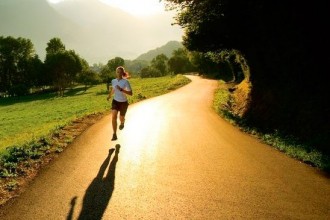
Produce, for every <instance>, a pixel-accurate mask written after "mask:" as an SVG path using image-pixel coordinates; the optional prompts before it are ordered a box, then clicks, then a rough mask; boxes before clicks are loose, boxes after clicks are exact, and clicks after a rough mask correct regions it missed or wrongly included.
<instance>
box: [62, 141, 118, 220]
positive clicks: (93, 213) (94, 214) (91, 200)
mask: <svg viewBox="0 0 330 220" xmlns="http://www.w3.org/2000/svg"><path fill="white" fill-rule="evenodd" d="M119 150H120V145H119V144H117V145H116V149H110V150H109V154H108V156H107V158H105V160H104V162H103V163H102V165H101V167H100V170H99V172H98V174H97V176H96V177H95V178H94V180H93V181H92V183H91V184H90V185H89V187H88V188H87V190H86V193H85V195H84V200H83V206H82V209H81V212H80V215H79V217H78V219H79V220H83V219H95V220H98V219H102V216H103V214H104V212H105V209H106V208H107V206H108V204H109V201H110V199H111V196H112V193H113V190H114V188H115V172H116V164H117V161H118V154H119ZM114 152H115V155H114V157H113V159H112V160H111V162H110V158H111V155H112V154H113V153H114ZM109 163H110V165H109V169H108V173H107V175H106V176H105V177H103V176H104V173H105V171H106V169H107V166H108V164H109ZM74 206H75V197H74V198H73V199H72V201H71V209H70V212H69V213H68V216H67V219H68V220H69V219H72V213H73V209H74Z"/></svg>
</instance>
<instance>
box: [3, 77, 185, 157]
mask: <svg viewBox="0 0 330 220" xmlns="http://www.w3.org/2000/svg"><path fill="white" fill-rule="evenodd" d="M189 82H190V80H189V79H187V78H186V77H184V76H182V75H177V76H173V77H171V76H166V77H160V78H150V79H139V78H132V79H130V83H131V85H132V88H133V92H134V95H133V96H132V97H129V103H135V102H137V101H140V100H142V99H145V98H150V97H154V96H158V95H161V94H164V93H167V92H169V91H171V90H172V89H175V88H178V87H180V86H182V85H185V84H187V83H189ZM107 94H108V92H107V90H106V86H105V85H104V84H103V85H98V86H94V87H91V88H89V89H88V90H87V91H84V89H83V87H76V88H74V89H73V90H72V91H69V92H67V93H66V95H65V96H64V97H57V96H56V94H44V95H34V96H27V97H22V98H19V99H18V98H12V99H0V128H1V129H0V152H3V151H4V149H5V148H6V147H8V146H12V145H22V144H24V143H26V142H28V141H31V140H32V139H38V138H40V137H43V136H47V135H49V134H50V133H52V132H53V131H54V130H56V128H58V127H61V126H63V125H65V124H68V123H69V122H70V121H72V120H74V119H76V118H79V117H82V116H85V115H88V114H92V113H98V112H104V111H108V110H110V102H108V101H106V97H107Z"/></svg>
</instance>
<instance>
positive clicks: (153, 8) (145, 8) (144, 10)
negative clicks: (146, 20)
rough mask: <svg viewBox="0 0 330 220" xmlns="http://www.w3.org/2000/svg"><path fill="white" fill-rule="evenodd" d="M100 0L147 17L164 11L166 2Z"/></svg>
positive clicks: (130, 12) (135, 14)
mask: <svg viewBox="0 0 330 220" xmlns="http://www.w3.org/2000/svg"><path fill="white" fill-rule="evenodd" d="M100 1H101V2H103V3H105V4H108V5H110V6H112V7H115V8H119V9H121V10H123V11H125V12H127V13H129V14H131V15H134V16H138V17H147V16H150V15H155V14H159V13H162V12H163V11H164V4H163V2H159V0H100Z"/></svg>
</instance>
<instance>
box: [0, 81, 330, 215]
mask: <svg viewBox="0 0 330 220" xmlns="http://www.w3.org/2000/svg"><path fill="white" fill-rule="evenodd" d="M189 77H190V78H191V79H192V80H193V81H192V83H190V84H188V85H187V86H185V87H183V88H181V89H178V90H176V91H174V92H171V93H168V94H166V95H163V96H159V97H156V98H152V99H149V100H145V101H143V102H140V103H137V104H134V105H131V106H130V107H129V110H128V114H127V123H126V126H125V128H124V130H122V131H119V135H118V140H117V141H116V142H111V141H110V139H111V135H112V129H111V121H110V115H107V116H105V117H104V118H103V119H102V120H100V121H99V122H97V123H96V124H94V125H93V126H91V127H90V128H89V129H88V130H86V131H85V132H84V133H83V134H82V135H81V136H79V137H78V138H77V139H76V140H75V141H74V142H73V143H72V145H71V146H70V147H69V148H67V149H66V150H65V151H64V152H63V153H62V154H61V156H60V157H59V158H57V159H56V160H55V161H53V162H52V163H51V164H50V165H49V166H48V167H47V168H46V169H44V170H43V171H42V172H41V173H40V174H39V176H38V177H37V178H36V179H35V180H34V181H33V182H32V183H31V185H30V186H29V187H28V189H27V190H26V191H25V192H24V193H23V194H22V195H21V196H20V197H18V198H16V199H14V200H13V201H11V202H10V203H9V204H8V205H6V206H4V207H3V208H2V209H1V210H0V212H1V214H0V219H2V220H5V219H13V220H18V219H24V220H27V219H33V220H35V219H49V220H52V219H329V216H330V181H329V178H328V177H326V176H324V175H322V174H321V173H319V172H317V171H316V170H315V169H314V168H311V167H309V166H307V165H305V164H302V163H300V162H298V161H296V160H294V159H291V158H289V157H287V156H285V155H284V154H282V153H280V152H278V151H276V150H274V149H272V148H271V147H269V146H267V145H265V144H262V143H260V142H259V141H258V140H257V139H255V138H253V137H251V136H249V135H247V134H244V133H242V132H241V131H239V129H237V128H235V127H233V126H232V125H230V124H229V123H227V122H226V121H224V120H223V119H221V118H220V117H219V116H218V115H217V114H216V113H215V112H214V111H213V110H212V108H211V104H212V97H213V92H214V90H215V88H216V87H217V82H216V81H214V80H206V79H201V78H198V77H193V76H189ZM115 147H116V150H114V149H113V150H110V151H109V149H110V148H115Z"/></svg>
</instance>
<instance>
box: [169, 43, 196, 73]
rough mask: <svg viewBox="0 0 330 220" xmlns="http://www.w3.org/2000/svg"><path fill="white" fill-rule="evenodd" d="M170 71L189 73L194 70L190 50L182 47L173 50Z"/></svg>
mask: <svg viewBox="0 0 330 220" xmlns="http://www.w3.org/2000/svg"><path fill="white" fill-rule="evenodd" d="M168 68H169V71H171V72H173V73H175V74H178V73H187V72H190V71H192V70H193V66H192V64H191V62H190V60H189V57H188V51H187V50H185V49H183V48H180V49H177V50H175V51H173V55H172V57H171V58H170V59H169V60H168Z"/></svg>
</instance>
